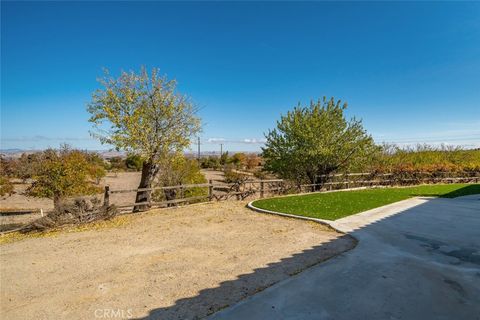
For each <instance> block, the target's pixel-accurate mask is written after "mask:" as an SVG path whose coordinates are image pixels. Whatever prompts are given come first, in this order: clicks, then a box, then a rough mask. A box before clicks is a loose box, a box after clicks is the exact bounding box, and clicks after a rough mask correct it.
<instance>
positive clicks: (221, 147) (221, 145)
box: [220, 143, 223, 157]
mask: <svg viewBox="0 0 480 320" xmlns="http://www.w3.org/2000/svg"><path fill="white" fill-rule="evenodd" d="M222 154H223V143H220V157H221V156H222Z"/></svg>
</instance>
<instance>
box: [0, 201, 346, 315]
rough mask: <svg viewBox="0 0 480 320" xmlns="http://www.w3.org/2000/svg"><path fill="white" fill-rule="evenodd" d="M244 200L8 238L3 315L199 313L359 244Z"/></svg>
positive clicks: (3, 253)
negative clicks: (91, 228) (39, 235)
mask: <svg viewBox="0 0 480 320" xmlns="http://www.w3.org/2000/svg"><path fill="white" fill-rule="evenodd" d="M244 206H245V203H244V202H221V203H209V204H200V205H193V206H188V207H181V208H175V209H161V210H155V211H152V212H150V213H145V214H142V215H136V216H132V218H131V220H129V223H128V224H126V225H124V226H122V227H115V228H108V229H103V230H95V231H84V232H76V233H62V234H60V235H58V236H56V237H47V238H36V239H27V240H23V241H18V242H14V243H9V244H4V245H1V246H0V250H1V253H0V262H1V265H0V270H1V292H0V297H1V318H2V319H60V318H62V319H96V318H106V316H105V315H106V314H107V315H108V317H107V318H112V315H114V316H115V318H117V319H119V318H130V317H133V318H149V319H188V318H201V317H204V316H206V315H208V314H210V313H212V312H214V311H216V310H219V309H221V308H223V307H225V306H227V305H231V304H233V303H235V302H236V301H238V300H240V299H242V298H244V297H246V296H248V295H251V294H253V293H255V292H257V291H259V290H262V289H263V288H265V287H268V286H270V285H271V284H273V283H275V282H278V281H280V280H282V279H285V278H287V277H288V276H289V275H292V274H295V273H298V272H299V271H301V270H303V269H305V268H306V267H308V266H311V265H313V264H316V263H318V262H320V261H323V260H325V259H328V258H330V257H332V256H334V255H336V254H338V253H340V252H343V251H345V250H348V249H349V248H351V247H353V246H354V240H353V239H352V238H350V237H349V236H344V235H341V234H338V233H335V232H332V231H331V230H329V229H326V227H323V226H321V225H319V224H316V223H313V222H305V221H300V220H295V219H287V218H282V217H276V216H271V215H264V214H260V213H255V212H253V211H250V210H248V209H246V208H244Z"/></svg>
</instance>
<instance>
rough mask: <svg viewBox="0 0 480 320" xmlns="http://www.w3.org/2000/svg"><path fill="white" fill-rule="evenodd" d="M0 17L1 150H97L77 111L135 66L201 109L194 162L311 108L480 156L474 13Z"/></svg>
mask: <svg viewBox="0 0 480 320" xmlns="http://www.w3.org/2000/svg"><path fill="white" fill-rule="evenodd" d="M1 5H2V8H1V9H2V10H1V18H2V19H1V93H2V96H1V148H3V149H6V148H27V149H31V148H35V149H40V148H45V147H48V146H53V147H57V146H58V145H59V144H60V143H61V142H67V143H69V144H71V145H74V146H76V147H80V148H89V149H107V148H108V147H105V146H103V147H102V146H101V145H100V144H99V143H98V142H96V141H95V140H93V139H91V138H89V133H88V131H89V129H90V124H89V123H88V122H87V119H88V114H87V112H86V111H85V105H86V103H87V102H88V101H89V99H90V95H91V92H92V91H93V90H94V89H95V88H97V87H98V84H97V82H96V78H97V77H98V76H100V75H101V69H102V67H107V68H108V69H110V70H111V72H112V73H114V74H116V73H118V71H119V70H121V69H125V70H129V69H139V67H140V66H141V65H145V66H147V67H159V68H160V69H161V71H162V72H163V73H166V74H167V75H168V76H169V77H172V78H176V79H177V80H178V82H179V88H180V90H181V91H182V92H184V93H186V94H188V95H190V96H191V97H192V98H193V100H194V101H195V102H196V103H197V104H198V105H199V106H200V107H201V108H202V109H201V117H202V119H203V121H204V132H203V134H202V141H204V142H205V144H204V146H203V147H204V149H205V150H217V149H218V148H219V147H218V145H216V144H215V143H214V141H219V140H216V139H224V140H225V148H226V149H228V150H259V149H260V144H258V143H255V141H261V139H262V138H263V133H264V132H266V131H267V130H268V128H272V127H273V126H274V125H275V121H276V119H278V118H279V116H280V114H281V113H285V112H286V111H287V110H289V109H291V108H292V107H293V106H295V105H296V104H297V103H298V102H299V101H300V102H302V103H307V102H308V101H309V100H310V99H316V98H318V97H321V96H324V95H326V96H334V97H335V98H338V99H342V100H344V101H347V102H348V103H349V109H348V115H349V116H353V115H355V116H356V117H359V118H362V119H363V121H364V124H365V127H366V129H367V130H368V131H369V132H370V133H371V134H372V135H373V136H374V138H375V139H376V140H377V141H379V142H380V141H389V142H398V143H415V142H428V143H438V142H447V143H453V144H462V145H467V146H470V147H471V146H474V145H476V146H480V3H467V2H465V3H443V2H422V3H411V2H405V3H391V2H390V3H388V2H367V3H358V2H356V3H348V2H342V3H332V2H324V3H312V2H310V3H284V2H283V3H252V2H250V3H157V2H142V3H133V2H116V3H112V2H106V3H98V2H83V3H80V2H78V3H68V2H47V3H42V2H33V3H28V2H2V4H1ZM208 139H210V141H211V142H210V143H208ZM246 139H248V140H246ZM249 141H250V142H252V141H253V142H254V143H247V142H249Z"/></svg>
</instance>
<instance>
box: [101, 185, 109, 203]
mask: <svg viewBox="0 0 480 320" xmlns="http://www.w3.org/2000/svg"><path fill="white" fill-rule="evenodd" d="M109 205H110V186H105V194H104V195H103V206H105V207H108V206H109Z"/></svg>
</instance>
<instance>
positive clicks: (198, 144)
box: [197, 137, 200, 162]
mask: <svg viewBox="0 0 480 320" xmlns="http://www.w3.org/2000/svg"><path fill="white" fill-rule="evenodd" d="M197 146H198V162H200V137H198V140H197Z"/></svg>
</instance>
